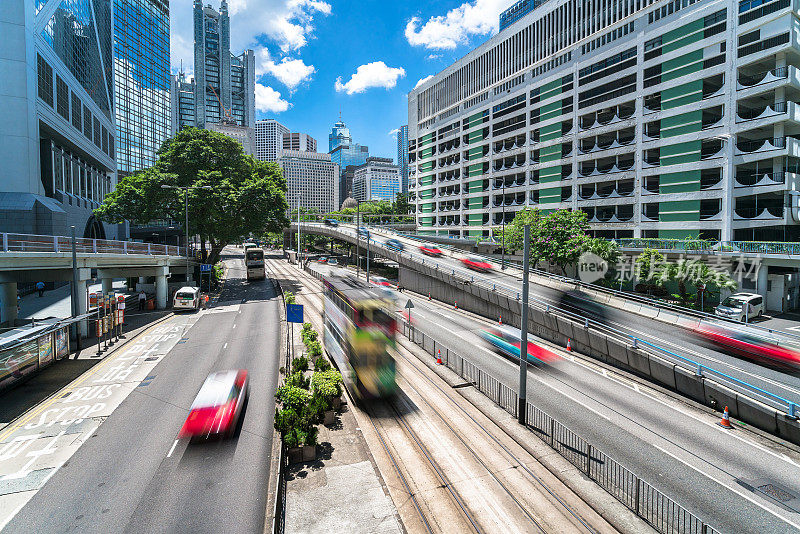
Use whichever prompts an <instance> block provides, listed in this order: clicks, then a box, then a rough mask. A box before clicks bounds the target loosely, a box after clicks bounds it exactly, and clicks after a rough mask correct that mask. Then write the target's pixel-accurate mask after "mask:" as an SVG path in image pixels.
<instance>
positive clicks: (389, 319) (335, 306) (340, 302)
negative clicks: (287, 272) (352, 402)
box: [323, 275, 397, 399]
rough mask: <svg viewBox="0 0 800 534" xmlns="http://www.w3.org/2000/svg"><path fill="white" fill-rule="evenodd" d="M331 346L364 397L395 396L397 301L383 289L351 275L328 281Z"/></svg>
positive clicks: (327, 329) (327, 333)
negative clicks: (395, 306)
mask: <svg viewBox="0 0 800 534" xmlns="http://www.w3.org/2000/svg"><path fill="white" fill-rule="evenodd" d="M323 281H324V284H325V291H324V299H323V303H324V314H323V315H324V321H325V333H324V335H325V350H326V351H327V352H328V354H329V355H330V356H331V358H333V360H334V361H335V362H336V365H337V367H338V368H339V370H340V371H341V373H342V378H343V379H344V383H345V385H346V386H347V389H349V390H350V391H351V392H352V393H353V395H355V396H356V397H358V398H362V399H368V398H381V397H388V396H391V395H393V394H394V392H395V389H396V383H395V333H396V330H397V322H396V319H395V315H394V313H393V312H392V310H393V308H394V303H393V302H392V300H391V299H390V298H388V297H387V296H386V294H385V293H384V291H383V290H382V289H380V288H377V287H373V286H371V285H369V284H367V283H366V282H365V281H363V280H359V279H357V278H355V277H351V276H347V277H344V276H336V275H332V276H328V277H326V278H325V279H324V280H323Z"/></svg>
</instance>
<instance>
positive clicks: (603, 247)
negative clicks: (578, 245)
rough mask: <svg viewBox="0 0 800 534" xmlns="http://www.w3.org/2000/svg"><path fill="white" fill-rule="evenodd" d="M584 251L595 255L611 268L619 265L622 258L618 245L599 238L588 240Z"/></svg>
mask: <svg viewBox="0 0 800 534" xmlns="http://www.w3.org/2000/svg"><path fill="white" fill-rule="evenodd" d="M584 251H588V252H592V253H593V254H597V255H598V256H599V257H601V258H602V259H604V260H605V261H606V263H608V265H609V267H613V266H614V265H616V264H617V263H619V260H620V258H621V257H622V249H620V248H619V245H618V244H617V243H616V242H615V241H611V240H610V239H602V238H599V237H594V238H590V239H589V240H588V241H587V243H586V248H585V250H584Z"/></svg>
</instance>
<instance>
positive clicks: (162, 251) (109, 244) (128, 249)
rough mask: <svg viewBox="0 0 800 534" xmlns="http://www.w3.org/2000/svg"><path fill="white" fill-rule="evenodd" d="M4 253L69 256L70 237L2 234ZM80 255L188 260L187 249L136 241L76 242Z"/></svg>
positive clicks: (80, 239) (88, 240)
mask: <svg viewBox="0 0 800 534" xmlns="http://www.w3.org/2000/svg"><path fill="white" fill-rule="evenodd" d="M0 237H2V243H3V252H70V251H71V250H72V238H71V237H67V236H52V235H34V234H12V233H5V232H4V233H0ZM75 249H76V251H77V252H78V253H79V254H87V253H89V254H92V253H99V254H148V255H158V256H185V255H186V247H179V246H177V245H158V244H155V243H139V242H136V241H116V240H110V239H87V238H76V239H75Z"/></svg>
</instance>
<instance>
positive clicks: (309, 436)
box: [303, 426, 317, 462]
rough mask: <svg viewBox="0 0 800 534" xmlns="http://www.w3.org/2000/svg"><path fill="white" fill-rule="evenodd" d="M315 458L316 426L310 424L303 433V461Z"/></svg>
mask: <svg viewBox="0 0 800 534" xmlns="http://www.w3.org/2000/svg"><path fill="white" fill-rule="evenodd" d="M316 458H317V427H315V426H312V427H310V428H309V429H308V431H307V432H304V433H303V461H304V462H310V461H312V460H315V459H316Z"/></svg>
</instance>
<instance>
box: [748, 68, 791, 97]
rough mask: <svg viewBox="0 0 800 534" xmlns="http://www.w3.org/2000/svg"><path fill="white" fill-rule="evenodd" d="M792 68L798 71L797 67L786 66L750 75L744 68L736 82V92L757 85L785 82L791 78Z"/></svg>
mask: <svg viewBox="0 0 800 534" xmlns="http://www.w3.org/2000/svg"><path fill="white" fill-rule="evenodd" d="M790 68H791V69H795V70H796V67H792V66H785V67H777V68H774V69H765V70H761V71H757V72H751V73H748V72H747V71H745V69H744V68H742V69H740V70H739V78H738V79H737V80H736V90H737V91H741V90H743V89H748V88H750V87H755V86H757V85H764V84H767V83H771V82H775V81H778V80H785V79H787V78H788V77H789V69H790Z"/></svg>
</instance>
